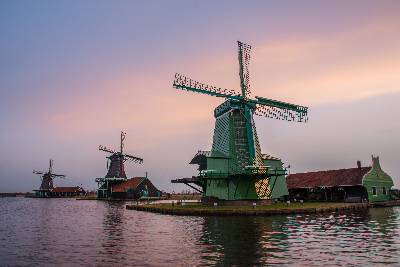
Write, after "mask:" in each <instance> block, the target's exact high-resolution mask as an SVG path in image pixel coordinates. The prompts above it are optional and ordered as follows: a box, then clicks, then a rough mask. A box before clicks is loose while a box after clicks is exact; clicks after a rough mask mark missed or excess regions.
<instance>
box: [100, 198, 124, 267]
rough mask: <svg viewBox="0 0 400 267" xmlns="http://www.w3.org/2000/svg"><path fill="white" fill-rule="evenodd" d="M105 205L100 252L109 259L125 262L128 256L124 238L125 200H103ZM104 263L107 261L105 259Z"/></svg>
mask: <svg viewBox="0 0 400 267" xmlns="http://www.w3.org/2000/svg"><path fill="white" fill-rule="evenodd" d="M103 203H104V206H105V210H104V218H103V231H102V235H101V236H102V240H101V247H102V248H103V249H102V250H99V254H101V255H103V254H105V255H107V261H111V262H114V261H117V262H120V263H122V262H124V261H125V259H126V257H125V255H126V252H125V246H126V242H127V241H126V240H125V238H124V224H125V223H126V221H125V219H124V211H125V203H124V202H103ZM103 263H105V262H104V261H103Z"/></svg>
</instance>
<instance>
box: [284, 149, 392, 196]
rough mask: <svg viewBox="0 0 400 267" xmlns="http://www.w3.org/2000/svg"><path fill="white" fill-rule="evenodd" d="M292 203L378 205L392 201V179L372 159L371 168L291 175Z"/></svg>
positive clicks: (377, 162)
mask: <svg viewBox="0 0 400 267" xmlns="http://www.w3.org/2000/svg"><path fill="white" fill-rule="evenodd" d="M286 181H287V185H288V189H289V195H290V198H291V199H298V200H300V199H302V200H306V201H313V200H314V201H346V202H362V201H369V202H376V201H388V200H391V194H390V192H391V188H392V187H393V179H392V178H391V177H390V176H389V175H388V174H386V173H385V172H384V171H383V170H382V168H381V166H380V163H379V157H374V156H372V165H371V166H370V167H362V166H361V162H360V161H358V162H357V167H356V168H349V169H339V170H327V171H315V172H306V173H295V174H290V175H288V176H287V177H286Z"/></svg>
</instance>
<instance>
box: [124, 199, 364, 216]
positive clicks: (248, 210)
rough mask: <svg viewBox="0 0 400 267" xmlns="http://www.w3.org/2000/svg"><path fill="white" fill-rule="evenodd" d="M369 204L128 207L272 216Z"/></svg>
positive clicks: (195, 213) (181, 212) (173, 212)
mask: <svg viewBox="0 0 400 267" xmlns="http://www.w3.org/2000/svg"><path fill="white" fill-rule="evenodd" d="M368 207H369V205H368V203H331V202H309V203H303V204H301V203H291V204H290V205H287V204H286V203H275V204H271V205H263V206H256V207H253V206H250V205H249V206H205V205H201V204H198V203H195V204H192V203H186V204H185V205H183V206H182V205H176V204H175V205H174V206H172V205H171V204H154V205H127V206H126V208H127V209H130V210H138V211H148V212H155V213H162V214H171V215H189V216H271V215H278V214H297V213H320V212H334V211H341V210H356V209H367V208H368Z"/></svg>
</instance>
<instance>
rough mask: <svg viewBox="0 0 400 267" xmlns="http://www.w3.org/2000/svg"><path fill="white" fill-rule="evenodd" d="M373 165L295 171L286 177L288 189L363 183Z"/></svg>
mask: <svg viewBox="0 0 400 267" xmlns="http://www.w3.org/2000/svg"><path fill="white" fill-rule="evenodd" d="M370 170H371V167H362V168H350V169H340V170H329V171H316V172H305V173H294V174H290V175H288V176H287V177H286V181H287V185H288V189H294V188H313V187H334V186H346V185H361V184H362V178H363V177H364V175H365V174H366V173H367V172H369V171H370Z"/></svg>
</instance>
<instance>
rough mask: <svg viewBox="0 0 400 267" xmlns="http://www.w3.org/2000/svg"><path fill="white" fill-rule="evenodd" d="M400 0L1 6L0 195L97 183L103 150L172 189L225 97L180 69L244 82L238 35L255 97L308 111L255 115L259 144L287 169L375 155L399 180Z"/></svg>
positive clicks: (331, 165)
mask: <svg viewBox="0 0 400 267" xmlns="http://www.w3.org/2000/svg"><path fill="white" fill-rule="evenodd" d="M399 14H400V1H341V0H339V1H122V0H121V1H100V0H98V1H89V0H88V1H18V0H17V1H16V0H12V1H11V0H10V1H7V0H3V1H1V2H0V62H1V63H0V147H1V149H2V153H1V154H0V180H1V183H0V192H7V191H9V192H13V191H30V190H32V189H34V188H37V187H39V185H40V180H39V177H38V176H36V175H34V174H32V170H33V169H39V170H45V169H46V168H47V167H48V159H49V158H52V159H54V161H55V166H54V168H55V171H56V172H59V173H63V174H66V175H67V176H68V178H67V179H66V180H61V181H56V182H55V183H56V185H59V186H61V185H80V184H82V185H83V186H84V187H85V188H87V189H95V188H96V185H95V183H94V178H95V177H101V176H104V175H105V172H106V159H105V156H106V154H105V153H103V152H101V151H98V145H100V144H102V145H105V146H107V147H114V148H117V146H118V140H119V132H120V131H121V130H124V131H126V132H127V139H126V151H127V152H130V153H131V154H134V155H137V156H140V157H143V158H144V164H143V165H135V164H127V166H126V168H127V172H128V175H129V176H141V175H144V173H145V172H146V171H147V172H148V173H149V176H150V178H151V179H152V181H153V183H154V184H155V185H156V186H157V187H159V188H160V189H163V190H168V191H171V190H175V191H180V190H181V189H183V188H184V187H180V186H176V185H172V184H170V180H171V179H173V178H181V177H188V176H192V175H195V174H196V166H191V165H189V164H188V162H189V161H190V159H191V158H192V156H193V155H194V154H195V153H196V152H197V151H198V150H207V149H210V147H211V141H212V133H213V128H214V117H213V109H214V108H215V107H216V106H217V105H218V104H220V103H221V101H222V100H221V99H217V98H214V97H210V96H205V95H198V94H195V93H188V92H183V91H178V90H176V89H173V88H172V81H173V77H174V74H175V72H179V73H182V74H185V75H187V76H189V77H192V78H193V79H195V80H198V81H202V82H205V83H208V84H212V85H216V86H219V87H224V88H229V89H235V90H238V89H239V76H238V62H237V47H236V41H237V40H241V41H243V42H246V43H249V44H251V45H252V47H253V49H252V60H251V64H250V79H251V87H252V92H253V95H254V96H255V95H257V96H264V97H268V98H272V99H277V100H282V101H288V102H293V103H296V104H301V105H307V106H309V107H310V113H309V123H307V124H296V123H288V122H282V121H274V120H271V119H266V118H262V117H257V118H256V125H257V130H258V134H259V138H260V142H261V146H262V149H263V152H264V153H268V154H272V155H274V156H277V157H281V158H282V159H283V161H284V162H285V163H286V164H290V166H291V169H290V171H291V172H299V171H310V170H325V169H336V168H350V167H355V166H356V161H357V160H361V161H362V163H363V165H369V164H370V157H371V154H374V155H379V156H380V159H381V165H382V167H383V168H384V170H385V171H386V172H388V173H389V174H390V175H391V176H392V177H393V178H394V179H395V184H396V186H399V185H400V179H399V176H400V164H399V160H398V159H399V152H400V142H399V136H400V121H399V119H398V117H397V116H398V115H399V114H400V105H399V103H400V35H399V32H400V16H399Z"/></svg>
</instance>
